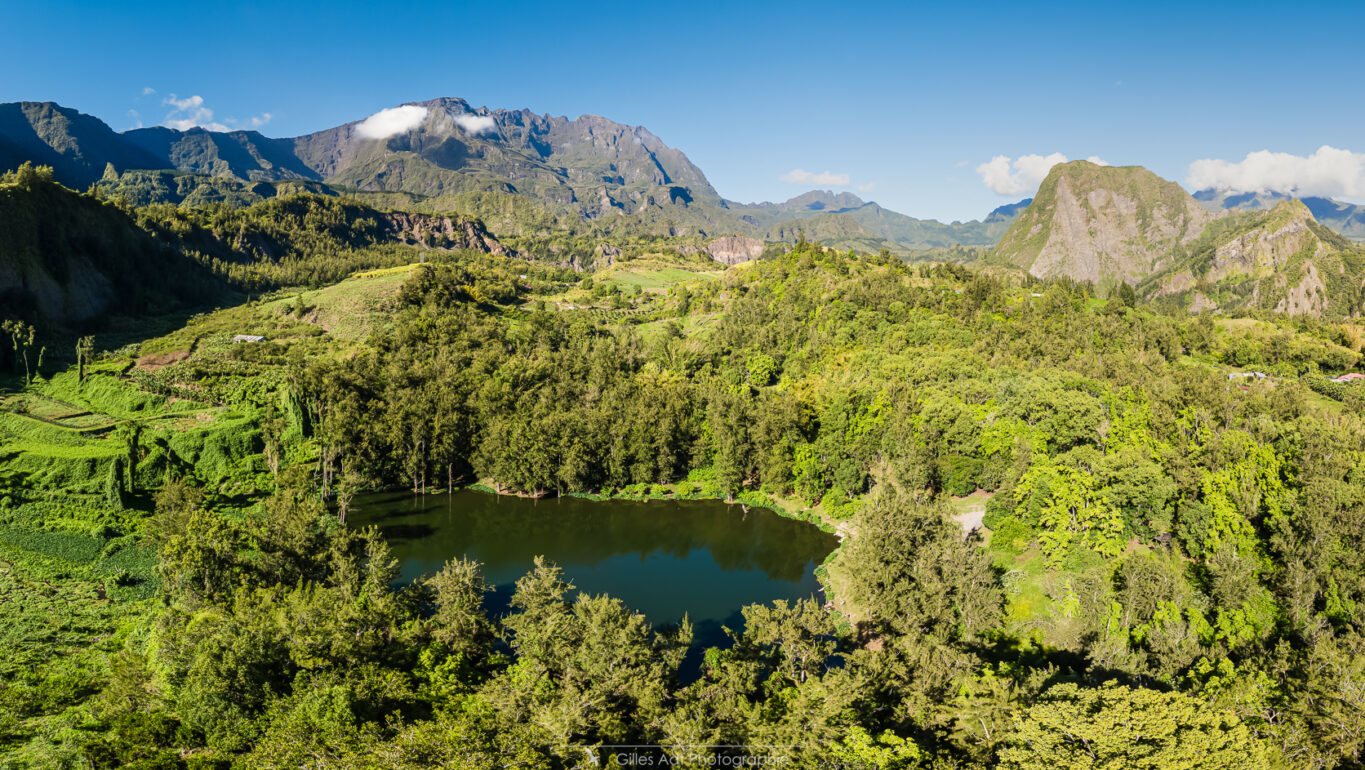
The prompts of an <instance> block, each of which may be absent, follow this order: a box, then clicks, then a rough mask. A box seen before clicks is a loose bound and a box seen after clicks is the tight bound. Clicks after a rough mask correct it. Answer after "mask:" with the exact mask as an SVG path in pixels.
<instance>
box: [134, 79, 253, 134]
mask: <svg viewBox="0 0 1365 770" xmlns="http://www.w3.org/2000/svg"><path fill="white" fill-rule="evenodd" d="M142 92H143V93H144V94H147V93H156V91H155V90H154V89H152V88H150V87H149V88H144V89H142ZM161 103H162V104H165V105H169V106H171V107H174V108H175V109H173V110H171V111H170V112H169V113H167V114H166V119H165V120H163V121H161V124H162V125H164V126H169V127H171V128H174V129H176V130H177V131H188V130H190V129H191V128H204V129H208V130H209V131H236V130H238V127H239V126H238V124H243V123H244V124H246V127H247V128H260V127H261V126H264V125H265V124H266V123H269V122H270V118H271V115H270V113H268V112H262V113H261V114H260V115H257V116H255V117H252V118H247V119H246V120H238V119H236V118H227V120H226V122H225V123H219V122H218V121H216V120H214V119H213V110H211V109H209V108H208V107H205V106H204V97H202V96H199V95H198V94H195V95H194V96H187V97H185V98H184V99H180V98H177V97H176V95H175V94H171V95H170V96H167V97H166V98H165V99H162V100H161Z"/></svg>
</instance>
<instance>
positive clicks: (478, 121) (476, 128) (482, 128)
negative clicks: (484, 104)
mask: <svg viewBox="0 0 1365 770" xmlns="http://www.w3.org/2000/svg"><path fill="white" fill-rule="evenodd" d="M455 124H456V125H457V126H459V127H460V128H463V129H464V132H465V133H466V134H469V135H470V136H478V135H479V134H483V133H487V132H489V131H493V130H496V129H497V127H498V124H497V121H495V120H493V118H492V117H491V116H489V115H469V114H465V115H456V116H455Z"/></svg>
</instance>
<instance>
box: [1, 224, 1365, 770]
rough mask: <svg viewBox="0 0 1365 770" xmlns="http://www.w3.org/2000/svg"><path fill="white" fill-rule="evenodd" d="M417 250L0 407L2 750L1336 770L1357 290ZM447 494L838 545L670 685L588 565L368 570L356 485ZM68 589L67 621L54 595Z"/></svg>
mask: <svg viewBox="0 0 1365 770" xmlns="http://www.w3.org/2000/svg"><path fill="white" fill-rule="evenodd" d="M327 200H330V199H308V198H300V199H291V200H286V201H279V202H276V203H273V204H265V205H267V206H271V205H273V206H275V208H271V209H261V208H254V209H246V210H243V211H245V212H254V213H253V214H246V213H241V212H229V211H219V212H218V213H216V214H215V215H214V217H217V218H209V219H206V220H204V221H203V222H201V223H194V226H195V227H200V228H202V229H203V233H204V234H205V235H204V237H207V234H208V233H212V234H213V240H215V241H220V242H221V241H231V239H232V238H233V237H234V234H240V241H241V243H240V244H238V245H236V246H234V248H238V249H240V250H241V253H247V252H249V251H250V249H252V248H256V249H265V250H270V249H271V248H273V247H274V246H283V247H284V249H285V250H286V251H285V252H284V253H285V254H287V255H289V256H282V255H281V254H275V256H276V258H280V259H281V262H280V264H291V262H290V260H291V259H293V260H295V262H296V263H298V264H300V265H302V264H307V263H308V260H307V259H304V258H303V255H308V254H314V252H310V251H309V249H310V245H309V244H310V243H314V241H310V240H308V239H307V238H303V237H302V236H290V237H293V238H295V240H289V238H286V236H285V235H284V234H282V233H283V232H284V231H278V230H273V229H272V228H271V226H270V225H269V224H267V223H266V220H268V221H273V222H279V223H287V222H290V221H291V217H301V218H302V220H303V221H305V222H307V221H314V224H313V225H310V226H308V227H302V228H300V227H297V226H288V227H285V226H284V225H281V227H284V228H285V231H287V232H289V233H299V232H308V233H320V234H321V233H326V234H329V235H328V236H327V237H328V238H330V239H333V240H330V241H317V243H324V242H327V243H330V242H334V241H335V240H337V239H340V240H349V239H360V240H361V241H363V240H364V239H365V237H367V236H366V235H365V234H366V233H367V232H369V231H368V230H367V228H368V227H369V226H370V225H368V224H366V223H365V222H364V218H363V217H362V218H361V219H355V218H353V217H350V216H335V218H334V214H335V213H336V211H337V210H336V209H331V208H327V207H326V206H324V203H325V202H326V201H327ZM338 205H340V204H338ZM347 205H349V204H347ZM315 207H317V208H315ZM267 214H268V216H267ZM139 216H145V217H148V218H151V219H155V220H156V221H159V222H161V223H162V225H161V226H163V227H168V228H170V227H173V226H176V223H177V222H181V221H182V220H181V219H179V218H178V217H177V216H172V215H171V214H170V213H167V212H162V213H158V211H157V210H155V209H152V210H146V211H140V212H139ZM180 216H184V217H189V216H190V215H189V214H182V215H180ZM310 217H311V218H312V220H310V219H309V218H310ZM190 224H191V223H190V222H188V221H186V222H185V225H184V226H185V227H189V225H190ZM335 228H343V229H342V230H336V229H335ZM193 232H198V231H193ZM186 237H189V236H186ZM195 237H200V236H195ZM318 237H322V236H321V235H319V236H318ZM272 245H273V246H272ZM319 248H320V250H319V251H318V252H316V253H315V254H314V257H313V258H316V259H320V258H321V257H320V255H321V254H322V253H323V250H321V247H319ZM405 248H411V247H405ZM253 253H256V252H253ZM272 253H273V252H272ZM408 253H409V254H411V253H417V252H408ZM422 253H423V254H426V255H427V256H429V257H430V258H429V259H428V260H427V263H426V264H412V265H403V266H396V267H394V268H392V269H385V270H374V271H369V272H366V273H361V274H357V275H355V276H352V277H351V278H349V279H347V280H345V281H342V282H340V283H336V284H335V285H331V286H324V284H326V283H328V280H325V279H323V277H322V276H321V275H319V276H318V280H317V283H316V284H315V285H316V286H317V287H318V288H315V289H311V290H307V291H287V292H281V293H277V294H272V295H268V296H265V297H261V298H258V299H256V300H254V301H252V302H250V303H246V304H243V305H240V306H237V307H232V308H227V309H224V310H221V311H219V312H215V313H210V314H206V315H203V316H200V317H197V318H194V319H192V320H191V321H190V322H189V323H188V324H186V325H185V326H184V328H181V329H178V330H176V331H174V332H172V333H171V334H168V335H165V336H162V337H159V338H156V339H149V340H145V341H143V342H141V343H140V344H139V345H136V346H133V347H130V348H127V349H124V350H120V351H117V352H111V353H105V354H102V355H95V354H93V351H92V357H93V359H94V363H93V364H92V365H91V367H90V370H89V371H88V372H85V371H78V369H77V368H76V367H73V368H72V369H71V370H70V371H63V372H60V373H54V372H52V371H50V370H48V371H46V372H45V373H42V374H41V375H40V377H39V379H38V380H37V381H35V382H34V383H33V384H32V385H31V386H30V387H29V388H28V389H27V390H26V391H24V392H23V393H16V394H12V395H10V396H9V397H7V401H6V403H5V411H4V412H2V413H0V418H3V420H2V421H0V463H2V464H0V469H3V470H4V472H5V474H6V475H5V476H4V479H6V480H5V481H4V484H6V486H5V487H4V488H3V490H0V492H2V494H3V500H4V502H3V508H0V559H4V562H3V564H0V566H2V567H3V569H4V572H3V573H0V579H3V580H6V581H10V584H11V585H12V586H13V589H12V590H13V591H14V592H15V595H17V596H21V597H22V598H23V601H21V602H17V603H8V604H4V605H0V613H9V614H8V615H6V616H5V617H7V618H9V621H8V622H7V623H6V624H5V627H6V629H7V631H6V635H5V636H4V637H3V638H2V639H0V643H3V644H5V645H7V647H6V650H7V654H6V656H5V658H4V659H5V660H6V661H9V662H8V663H7V664H6V665H9V666H10V667H11V669H10V674H9V675H10V676H11V677H12V681H13V683H12V684H11V685H9V686H7V687H5V688H3V689H0V747H3V750H4V751H6V752H7V754H6V758H7V759H6V761H10V762H13V763H19V764H22V763H26V762H27V763H36V762H47V761H56V762H58V763H69V764H81V763H87V764H90V765H93V766H96V767H114V766H125V765H133V764H136V763H142V766H158V767H161V766H165V767H176V766H195V767H207V766H229V765H235V766H243V767H297V766H300V765H307V764H315V765H321V766H348V767H374V766H383V767H419V766H458V767H490V768H491V767H499V766H507V765H509V764H510V765H511V766H516V767H545V768H559V767H573V766H575V765H576V764H577V763H579V762H580V761H582V760H583V752H582V749H581V747H583V746H595V745H599V744H656V743H663V744H668V745H672V746H675V747H687V746H698V745H702V744H704V745H706V746H712V747H721V748H708V749H703V751H704V752H705V753H704V754H702V755H699V756H698V757H696V758H694V760H688V759H687V756H686V754H685V753H680V754H679V755H678V757H677V759H678V760H679V761H694V763H697V762H700V763H703V764H705V763H708V762H713V761H722V760H723V758H724V757H726V756H729V755H727V754H726V752H727V751H728V750H727V749H726V748H724V747H726V746H730V747H743V746H748V747H752V748H750V749H747V750H741V749H738V748H735V749H734V750H733V751H734V756H741V755H743V756H751V755H754V752H758V753H760V754H761V753H762V752H763V751H765V750H772V749H773V748H774V747H781V754H782V756H785V757H787V758H788V761H789V762H792V763H794V764H795V765H796V766H801V767H810V766H818V764H819V763H821V762H826V761H830V760H831V759H834V760H838V761H841V762H844V763H845V764H846V766H850V767H868V768H911V767H926V768H927V767H934V768H950V767H953V768H961V767H1009V768H1051V767H1055V766H1058V764H1062V765H1068V764H1069V765H1070V766H1112V767H1141V766H1151V767H1182V766H1183V767H1205V766H1208V767H1349V766H1354V765H1356V764H1358V763H1359V761H1360V759H1361V751H1362V736H1365V732H1362V730H1361V726H1362V725H1365V700H1362V698H1361V694H1360V693H1361V683H1362V681H1365V654H1363V653H1365V649H1362V647H1363V645H1365V636H1362V632H1363V631H1365V564H1363V563H1362V562H1361V558H1360V554H1361V553H1362V552H1365V551H1363V550H1362V548H1363V547H1365V543H1362V542H1361V538H1362V533H1365V494H1363V493H1362V490H1365V479H1363V478H1361V472H1362V467H1363V466H1362V465H1361V458H1362V457H1365V421H1363V419H1362V417H1363V415H1362V409H1365V390H1359V387H1360V386H1352V385H1349V384H1347V385H1343V384H1339V383H1335V382H1331V381H1330V380H1328V379H1327V377H1326V376H1325V375H1336V374H1340V373H1341V372H1344V371H1347V370H1351V369H1355V368H1357V367H1358V366H1359V364H1360V359H1361V344H1362V339H1365V330H1362V328H1361V327H1360V326H1359V324H1358V323H1356V322H1354V321H1339V322H1327V321H1321V320H1312V319H1308V318H1294V319H1290V318H1287V317H1285V316H1279V315H1275V314H1272V313H1268V312H1264V311H1258V313H1252V314H1245V315H1242V316H1240V317H1236V318H1232V317H1222V318H1215V317H1213V316H1211V315H1208V314H1203V315H1192V314H1189V313H1187V312H1185V311H1184V310H1177V309H1172V310H1171V311H1169V312H1159V311H1158V310H1157V309H1155V308H1153V307H1151V306H1148V305H1144V304H1141V303H1138V302H1136V301H1135V297H1134V294H1133V293H1132V292H1115V293H1114V296H1113V297H1111V298H1108V299H1100V298H1097V297H1095V296H1094V294H1093V292H1092V290H1091V288H1090V287H1089V286H1088V285H1086V284H1078V283H1075V282H1071V281H1067V280H1051V281H1046V282H1038V281H1032V282H1023V283H1021V282H1017V281H1015V282H1011V281H1010V280H1009V279H1007V278H1002V277H993V276H992V275H990V274H986V273H981V272H976V271H973V270H970V269H967V268H964V267H960V266H954V265H939V266H923V267H912V266H907V265H905V264H904V263H902V262H901V261H899V260H897V259H894V258H890V257H886V256H874V257H869V256H859V255H856V254H845V253H839V252H833V251H829V250H826V249H822V248H820V247H818V246H813V245H810V244H801V245H800V246H798V248H796V249H795V250H794V251H793V252H792V253H790V254H785V255H769V256H770V258H768V259H764V260H761V261H757V262H751V263H746V264H742V265H737V266H734V267H729V268H727V269H724V270H721V269H719V268H716V267H715V265H714V264H712V265H710V267H711V268H713V270H712V271H711V272H701V268H700V267H699V266H698V265H697V264H695V263H691V262H687V261H686V260H683V261H680V262H678V263H676V264H677V266H676V267H673V268H669V269H664V268H662V267H661V266H659V265H658V264H657V263H656V262H655V261H645V260H643V259H642V258H636V257H633V256H631V255H621V256H620V257H619V260H620V261H618V263H617V264H616V265H615V267H614V268H613V270H611V271H603V272H601V273H597V274H595V275H588V276H583V275H579V274H574V273H571V272H568V271H566V270H564V269H562V268H558V267H554V266H549V265H545V264H537V263H534V262H530V261H526V260H523V259H519V258H516V257H512V256H506V255H504V256H498V255H491V254H480V253H477V252H467V251H466V252H461V251H449V252H422ZM656 259H660V257H655V258H651V260H656ZM266 261H267V262H268V260H266ZM637 261H639V262H640V264H636V263H637ZM264 263H265V262H263V264H264ZM684 268H687V269H684ZM670 269H671V270H672V272H669V270H670ZM243 333H248V334H257V335H262V336H264V337H266V338H267V339H266V340H265V341H262V342H260V343H256V344H233V343H232V342H231V337H232V336H233V335H235V334H243ZM96 346H98V338H97V340H96ZM1250 369H1254V370H1257V371H1260V372H1261V373H1263V374H1265V375H1267V376H1266V377H1265V378H1264V379H1257V378H1255V377H1245V378H1244V377H1241V376H1237V375H1240V374H1242V373H1244V372H1245V371H1246V370H1250ZM1230 375H1234V376H1231V377H1230ZM468 484H480V485H485V486H486V487H487V488H488V489H489V490H490V492H492V491H493V490H499V491H501V492H503V493H520V494H551V495H553V494H570V493H593V494H605V495H624V496H636V497H639V496H659V497H673V498H681V497H703V498H708V497H709V498H721V499H730V498H732V499H737V500H740V501H743V502H744V503H745V504H747V505H765V506H769V507H772V508H775V509H778V510H782V511H786V512H787V513H789V514H790V515H794V516H800V517H803V518H807V519H809V520H811V521H813V522H816V523H819V524H821V525H823V526H826V527H830V528H832V529H835V530H836V531H838V532H839V533H841V534H842V535H843V536H844V538H845V539H844V542H843V545H842V546H840V548H839V550H838V551H837V552H836V554H835V556H834V558H833V559H832V560H831V561H830V562H829V563H828V564H827V565H826V568H825V570H823V571H822V575H823V579H824V581H825V585H826V590H827V593H828V597H829V598H830V599H831V601H832V602H833V607H834V609H831V608H830V607H822V606H821V605H820V604H818V603H815V602H801V603H798V604H795V605H787V604H785V603H782V604H778V605H769V606H751V607H748V608H746V609H745V610H744V613H743V614H744V620H745V622H744V625H743V628H742V630H741V629H735V630H734V631H733V633H732V643H731V644H730V645H729V646H728V647H727V648H725V649H714V650H711V651H708V652H707V653H706V655H705V658H704V662H703V664H702V667H701V672H700V675H699V676H698V677H696V678H691V677H687V676H684V675H683V674H682V670H681V664H682V659H683V655H684V652H685V650H686V648H687V645H688V642H689V640H690V638H691V629H690V628H689V627H688V626H687V624H682V625H681V626H679V627H656V626H654V625H652V624H651V623H650V621H649V619H648V618H645V617H643V616H641V615H639V614H636V613H634V612H632V611H631V609H630V608H628V607H625V606H623V605H622V604H621V603H620V602H619V601H617V600H614V599H611V598H610V597H606V596H594V597H589V596H581V597H576V598H575V597H574V595H573V594H572V592H571V587H570V586H568V585H567V583H566V581H565V578H564V576H563V574H562V572H561V571H560V570H559V569H558V568H557V567H556V566H554V565H552V564H548V563H540V564H537V565H536V566H535V568H534V570H533V571H531V572H530V573H529V574H527V575H526V576H525V578H523V579H522V580H521V581H520V582H518V584H517V586H516V592H515V596H513V597H511V602H510V605H507V606H508V609H507V610H506V611H505V612H504V611H500V610H499V611H493V610H491V609H490V605H489V604H488V603H487V602H486V601H485V588H486V587H485V586H484V583H483V578H482V577H481V574H480V571H479V565H477V564H475V563H471V562H468V561H464V560H460V559H455V560H452V561H450V562H449V563H448V564H446V565H445V568H444V569H443V570H441V571H440V572H438V573H437V574H435V575H432V576H430V577H429V578H427V579H424V580H421V581H418V582H417V583H415V584H414V585H412V586H409V587H405V588H401V589H393V588H392V587H391V584H392V583H393V581H394V579H395V577H396V574H397V573H396V571H395V570H396V566H395V562H394V560H393V558H392V557H391V555H390V552H389V550H388V546H387V545H386V544H385V542H384V541H383V539H382V538H380V537H379V536H378V535H377V534H376V533H375V532H374V531H357V530H356V529H355V528H354V527H352V526H348V525H347V524H346V523H345V522H346V512H347V509H348V507H349V505H350V504H351V501H352V500H353V498H354V496H355V494H356V493H357V491H359V490H362V489H369V488H383V487H400V488H407V489H409V490H411V491H413V492H415V493H421V492H422V491H426V490H433V489H444V488H447V487H448V486H453V485H468ZM969 494H970V495H974V496H973V497H971V498H967V497H966V496H968V495H969ZM971 500H981V501H984V507H985V515H984V526H983V527H982V528H981V529H979V530H977V531H976V532H975V533H974V534H971V535H969V536H967V537H965V538H964V532H963V529H962V528H961V526H960V525H959V523H958V519H959V518H960V517H959V514H960V512H961V509H962V506H963V505H964V504H965V503H967V502H970V501H971ZM43 581H48V583H47V584H45V583H44V582H43ZM45 585H50V586H56V588H52V589H49V588H47V587H45ZM53 592H56V593H55V594H54V593H53ZM96 597H99V598H96ZM59 599H60V600H62V601H65V602H67V603H68V605H69V606H71V607H74V608H77V609H76V610H74V611H70V610H69V611H68V612H69V613H72V614H70V615H69V617H71V618H72V620H70V621H69V622H67V623H65V624H64V625H63V626H62V628H61V630H60V632H58V633H57V634H55V635H54V634H53V633H51V632H49V631H48V630H47V629H46V627H45V626H41V625H40V624H38V623H37V622H36V621H35V619H34V618H35V615H34V614H33V613H34V612H39V611H41V610H35V609H33V608H35V607H46V606H50V603H51V602H53V601H56V600H59ZM10 650H15V651H22V655H23V657H17V656H19V655H20V653H19V652H14V653H10V652H8V651H10ZM12 656H15V657H12ZM765 747H766V749H765ZM712 752H714V753H715V754H714V755H713V753H712ZM731 758H733V757H731Z"/></svg>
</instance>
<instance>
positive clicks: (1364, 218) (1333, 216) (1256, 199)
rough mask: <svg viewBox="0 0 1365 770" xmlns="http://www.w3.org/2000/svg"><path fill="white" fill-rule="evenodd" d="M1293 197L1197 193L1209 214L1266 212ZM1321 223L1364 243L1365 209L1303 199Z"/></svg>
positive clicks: (1331, 201) (1340, 202) (1212, 192)
mask: <svg viewBox="0 0 1365 770" xmlns="http://www.w3.org/2000/svg"><path fill="white" fill-rule="evenodd" d="M1293 197H1294V196H1293V195H1289V194H1285V193H1278V192H1260V193H1233V192H1228V191H1225V190H1213V189H1207V190H1199V191H1197V192H1195V193H1194V198H1195V200H1197V201H1199V202H1200V203H1201V204H1203V206H1204V207H1205V208H1207V209H1209V210H1210V211H1232V210H1237V211H1266V210H1269V209H1272V208H1274V207H1275V205H1276V204H1278V203H1279V202H1280V201H1285V200H1289V199H1291V198H1293ZM1301 200H1302V201H1303V204H1304V205H1305V206H1307V207H1308V210H1309V211H1311V212H1313V218H1314V219H1316V220H1317V221H1318V224H1321V225H1324V226H1326V227H1328V228H1329V229H1331V230H1334V231H1336V232H1337V233H1340V234H1341V235H1344V236H1346V237H1347V238H1350V239H1351V240H1353V241H1365V206H1358V205H1355V204H1352V203H1344V202H1342V201H1338V200H1334V199H1332V198H1320V197H1313V196H1308V197H1304V198H1302V199H1301Z"/></svg>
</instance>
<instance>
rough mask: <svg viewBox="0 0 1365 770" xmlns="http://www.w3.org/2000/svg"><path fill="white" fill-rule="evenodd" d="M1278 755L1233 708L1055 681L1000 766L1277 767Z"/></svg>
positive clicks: (1022, 720)
mask: <svg viewBox="0 0 1365 770" xmlns="http://www.w3.org/2000/svg"><path fill="white" fill-rule="evenodd" d="M1274 766H1275V755H1274V754H1273V753H1272V752H1271V750H1269V749H1268V748H1267V747H1266V746H1265V745H1264V743H1262V741H1261V740H1260V739H1259V738H1257V737H1256V736H1255V734H1254V733H1253V732H1252V731H1251V729H1250V728H1249V727H1248V726H1247V725H1246V724H1244V723H1243V722H1242V720H1240V719H1238V718H1237V717H1236V716H1235V715H1233V714H1232V713H1231V712H1227V711H1221V710H1218V709H1210V708H1209V707H1208V706H1207V705H1206V704H1204V703H1201V702H1200V701H1199V700H1197V699H1195V698H1192V697H1190V696H1188V695H1183V694H1180V693H1164V692H1160V691H1157V690H1148V689H1142V688H1130V687H1124V686H1122V685H1119V684H1118V683H1116V682H1108V683H1106V684H1104V685H1103V686H1101V687H1098V688H1093V689H1092V688H1079V687H1077V686H1076V685H1074V684H1061V685H1057V686H1055V687H1053V688H1051V689H1049V690H1048V691H1047V692H1045V693H1043V695H1042V697H1040V698H1039V700H1038V702H1037V703H1036V704H1034V705H1033V706H1032V707H1030V708H1029V709H1028V711H1027V712H1026V713H1024V714H1023V715H1022V716H1020V717H1019V719H1018V720H1017V722H1016V724H1015V727H1014V730H1013V731H1012V732H1011V733H1010V734H1009V736H1008V737H1007V738H1006V748H1004V749H1003V750H1002V751H1001V752H1000V763H999V767H1001V768H1011V769H1014V770H1033V769H1036V770H1047V769H1049V768H1061V769H1064V770H1072V769H1073V768H1075V769H1077V770H1079V768H1104V769H1105V770H1120V769H1121V768H1122V769H1123V770H1127V769H1128V768H1153V769H1154V770H1155V769H1156V768H1160V769H1161V770H1168V769H1170V768H1189V769H1190V770H1194V769H1195V768H1242V767H1247V768H1250V767H1267V768H1268V767H1274Z"/></svg>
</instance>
